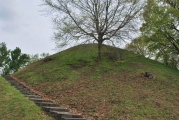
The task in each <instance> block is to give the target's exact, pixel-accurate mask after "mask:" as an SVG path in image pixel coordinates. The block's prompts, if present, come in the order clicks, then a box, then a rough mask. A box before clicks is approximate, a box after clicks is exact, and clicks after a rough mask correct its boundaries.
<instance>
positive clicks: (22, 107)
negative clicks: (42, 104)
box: [0, 77, 53, 120]
mask: <svg viewBox="0 0 179 120" xmlns="http://www.w3.org/2000/svg"><path fill="white" fill-rule="evenodd" d="M0 91H1V92H0V96H1V97H0V120H53V119H52V118H50V117H48V116H47V115H45V114H44V112H42V111H41V108H39V107H37V106H36V105H35V104H34V103H33V102H32V101H30V100H28V99H27V98H25V97H24V96H23V95H22V94H21V93H20V92H19V91H18V90H16V89H15V88H14V87H12V86H10V84H9V83H8V82H7V81H5V80H4V78H2V77H0Z"/></svg>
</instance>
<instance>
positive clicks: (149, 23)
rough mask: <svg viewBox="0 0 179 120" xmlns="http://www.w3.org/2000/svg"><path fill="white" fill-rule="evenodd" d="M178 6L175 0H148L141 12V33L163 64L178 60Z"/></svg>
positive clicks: (178, 3)
mask: <svg viewBox="0 0 179 120" xmlns="http://www.w3.org/2000/svg"><path fill="white" fill-rule="evenodd" d="M178 6H179V2H178V1H175V0H174V1H173V0H148V2H147V5H146V7H145V10H144V14H143V16H144V24H143V25H142V28H141V31H142V35H143V37H145V41H146V42H147V43H148V46H149V49H150V50H151V51H153V52H155V53H156V59H159V60H161V61H163V62H164V63H165V64H169V61H171V60H172V61H173V60H174V61H175V62H176V63H177V61H178V60H179V59H178V58H179V9H178V8H179V7H178ZM175 66H176V64H175Z"/></svg>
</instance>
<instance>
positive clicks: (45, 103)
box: [35, 102, 58, 107]
mask: <svg viewBox="0 0 179 120" xmlns="http://www.w3.org/2000/svg"><path fill="white" fill-rule="evenodd" d="M35 103H36V104H37V105H39V106H41V107H43V106H49V107H58V105H57V104H54V103H52V102H35Z"/></svg>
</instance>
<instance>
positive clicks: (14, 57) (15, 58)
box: [3, 47, 29, 75]
mask: <svg viewBox="0 0 179 120" xmlns="http://www.w3.org/2000/svg"><path fill="white" fill-rule="evenodd" d="M28 61H29V55H27V54H22V53H21V49H20V48H18V47H16V49H14V50H13V51H10V52H9V54H8V57H7V58H6V59H5V60H4V66H3V74H4V75H7V74H9V73H13V72H16V71H18V69H19V68H21V67H24V66H25V65H26V64H27V63H28Z"/></svg>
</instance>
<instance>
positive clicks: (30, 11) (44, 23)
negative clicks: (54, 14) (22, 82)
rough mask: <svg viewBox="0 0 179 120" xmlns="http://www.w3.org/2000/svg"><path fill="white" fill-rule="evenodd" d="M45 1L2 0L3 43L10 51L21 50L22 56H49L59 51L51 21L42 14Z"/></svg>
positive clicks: (0, 31) (0, 34)
mask: <svg viewBox="0 0 179 120" xmlns="http://www.w3.org/2000/svg"><path fill="white" fill-rule="evenodd" d="M42 3H43V2H42V0H0V43H1V42H5V43H6V45H7V48H8V49H11V50H13V49H15V48H16V47H19V48H20V49H21V50H22V53H27V54H36V53H39V54H41V53H43V52H45V53H50V54H53V53H55V52H56V51H55V50H53V49H54V48H55V43H54V41H52V40H51V39H52V38H53V29H52V21H51V20H52V19H51V18H50V17H49V16H47V17H46V16H45V15H43V14H44V13H43V12H40V11H41V10H43V9H44V8H43V7H42V6H39V5H41V4H42Z"/></svg>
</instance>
